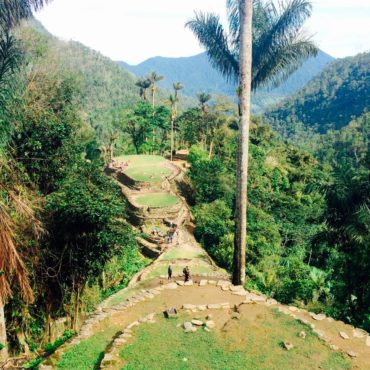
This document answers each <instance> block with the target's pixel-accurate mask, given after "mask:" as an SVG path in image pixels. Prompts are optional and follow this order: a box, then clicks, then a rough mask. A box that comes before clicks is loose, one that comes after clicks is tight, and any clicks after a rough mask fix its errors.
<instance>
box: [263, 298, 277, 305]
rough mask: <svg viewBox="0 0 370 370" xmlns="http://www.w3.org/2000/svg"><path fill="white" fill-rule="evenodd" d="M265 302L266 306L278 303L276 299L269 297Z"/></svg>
mask: <svg viewBox="0 0 370 370" xmlns="http://www.w3.org/2000/svg"><path fill="white" fill-rule="evenodd" d="M266 304H267V305H268V306H272V305H275V304H278V301H277V300H276V299H273V298H269V299H268V300H267V301H266Z"/></svg>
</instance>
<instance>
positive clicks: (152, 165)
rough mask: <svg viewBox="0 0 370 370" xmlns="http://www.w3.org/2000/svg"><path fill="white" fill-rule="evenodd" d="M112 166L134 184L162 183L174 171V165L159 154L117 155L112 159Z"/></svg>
mask: <svg viewBox="0 0 370 370" xmlns="http://www.w3.org/2000/svg"><path fill="white" fill-rule="evenodd" d="M114 167H115V168H116V169H117V170H118V171H119V172H121V173H123V174H124V175H125V176H126V177H128V178H129V179H131V180H132V182H134V183H135V184H136V185H140V184H141V183H149V184H153V183H162V182H163V181H165V180H168V179H169V178H171V177H172V176H173V175H174V174H175V172H176V167H175V166H173V165H171V164H170V163H169V162H168V161H167V160H166V159H165V158H163V157H161V156H159V155H144V154H139V155H123V156H119V157H116V158H115V159H114ZM128 185H131V184H128Z"/></svg>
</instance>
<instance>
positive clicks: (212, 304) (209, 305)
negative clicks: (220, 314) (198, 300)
mask: <svg viewBox="0 0 370 370" xmlns="http://www.w3.org/2000/svg"><path fill="white" fill-rule="evenodd" d="M207 308H208V309H210V310H212V309H220V308H222V306H221V305H220V304H219V303H211V304H208V305H207Z"/></svg>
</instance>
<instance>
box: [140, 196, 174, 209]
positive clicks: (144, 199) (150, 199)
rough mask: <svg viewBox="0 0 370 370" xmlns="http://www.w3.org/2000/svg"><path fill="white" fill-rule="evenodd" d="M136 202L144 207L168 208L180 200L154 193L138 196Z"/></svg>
mask: <svg viewBox="0 0 370 370" xmlns="http://www.w3.org/2000/svg"><path fill="white" fill-rule="evenodd" d="M136 202H137V203H138V204H140V205H142V206H149V207H167V206H172V205H174V204H176V203H177V202H178V199H177V197H175V196H174V195H171V194H166V193H153V194H145V195H140V196H138V197H137V198H136Z"/></svg>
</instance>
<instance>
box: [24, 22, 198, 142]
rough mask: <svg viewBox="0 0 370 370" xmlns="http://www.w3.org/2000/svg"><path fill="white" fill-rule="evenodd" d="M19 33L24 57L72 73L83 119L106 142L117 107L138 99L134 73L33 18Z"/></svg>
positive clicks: (186, 101) (185, 100)
mask: <svg viewBox="0 0 370 370" xmlns="http://www.w3.org/2000/svg"><path fill="white" fill-rule="evenodd" d="M18 34H19V39H20V41H21V42H22V47H23V49H24V50H25V52H26V57H27V58H28V59H29V61H30V62H32V63H33V64H34V65H35V66H37V68H40V69H42V68H49V70H50V71H54V73H56V74H58V73H70V74H71V75H72V76H73V79H74V80H75V83H76V86H77V87H78V91H79V92H78V94H77V95H76V99H77V100H78V101H79V103H80V105H81V108H82V110H83V111H84V114H83V115H84V120H86V121H87V122H88V123H89V125H91V127H92V128H94V129H95V130H96V132H97V133H98V139H99V141H100V142H101V143H102V142H106V141H107V140H108V138H109V136H110V135H111V131H112V130H113V129H112V125H113V124H114V123H115V122H116V121H117V120H118V116H119V114H120V110H122V108H124V107H128V106H130V105H132V104H134V103H135V102H137V101H139V99H140V96H139V88H138V87H137V86H136V85H135V83H136V81H137V77H135V76H134V75H132V74H131V73H130V72H128V71H126V70H124V69H122V68H120V67H119V66H117V64H116V63H114V62H113V61H112V60H110V59H109V58H107V57H105V56H103V55H102V54H100V53H98V52H97V51H95V50H92V49H90V48H88V47H86V46H84V45H82V44H80V43H78V42H75V41H68V42H65V41H61V40H59V39H57V38H56V37H54V36H52V35H51V34H50V33H48V32H47V30H45V29H44V28H43V26H42V25H41V24H40V23H39V22H37V21H35V20H33V21H28V22H26V23H24V24H23V26H22V27H21V28H20V29H19V30H18ZM157 95H158V100H159V101H160V102H165V101H166V100H167V99H168V96H169V95H170V92H168V91H166V90H164V89H159V90H158V94H157ZM192 103H193V100H192V99H188V98H187V97H183V98H182V100H181V104H183V105H184V106H188V105H189V104H192ZM181 104H180V108H181Z"/></svg>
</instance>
